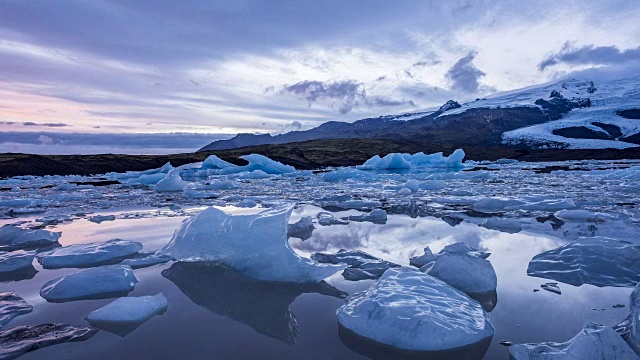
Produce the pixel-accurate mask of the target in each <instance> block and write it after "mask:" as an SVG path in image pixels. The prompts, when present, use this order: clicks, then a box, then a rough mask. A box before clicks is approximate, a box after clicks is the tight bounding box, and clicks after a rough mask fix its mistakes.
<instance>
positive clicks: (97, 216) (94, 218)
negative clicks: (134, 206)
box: [89, 215, 116, 224]
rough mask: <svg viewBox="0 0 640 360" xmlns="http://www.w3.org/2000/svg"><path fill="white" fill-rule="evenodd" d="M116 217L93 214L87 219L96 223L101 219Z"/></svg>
mask: <svg viewBox="0 0 640 360" xmlns="http://www.w3.org/2000/svg"><path fill="white" fill-rule="evenodd" d="M115 219H116V216H115V215H95V216H92V217H90V218H89V221H91V222H94V223H96V224H100V223H101V222H103V221H114V220H115Z"/></svg>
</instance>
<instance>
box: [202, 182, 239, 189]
mask: <svg viewBox="0 0 640 360" xmlns="http://www.w3.org/2000/svg"><path fill="white" fill-rule="evenodd" d="M208 188H210V189H213V190H230V189H235V188H236V184H235V183H234V182H233V181H231V180H222V181H217V182H214V183H211V184H209V186H208Z"/></svg>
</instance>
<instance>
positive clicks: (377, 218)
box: [342, 209, 387, 224]
mask: <svg viewBox="0 0 640 360" xmlns="http://www.w3.org/2000/svg"><path fill="white" fill-rule="evenodd" d="M342 219H343V220H350V221H359V222H363V221H368V222H372V223H374V224H386V223H387V212H386V211H385V210H382V209H373V210H371V211H370V212H369V213H368V214H362V215H351V216H348V217H345V218H342Z"/></svg>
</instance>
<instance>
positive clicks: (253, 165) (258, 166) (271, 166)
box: [220, 154, 296, 175]
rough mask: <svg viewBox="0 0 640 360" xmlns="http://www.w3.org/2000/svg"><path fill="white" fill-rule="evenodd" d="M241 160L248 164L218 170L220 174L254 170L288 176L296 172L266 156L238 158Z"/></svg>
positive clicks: (251, 155)
mask: <svg viewBox="0 0 640 360" xmlns="http://www.w3.org/2000/svg"><path fill="white" fill-rule="evenodd" d="M240 158H241V159H244V160H246V161H248V162H249V164H247V165H244V166H235V167H227V168H224V169H221V170H220V174H222V175H228V174H236V173H240V172H252V171H255V170H260V171H262V172H265V173H267V174H272V175H279V174H288V173H294V172H296V168H294V167H293V166H289V165H284V164H282V163H280V162H277V161H275V160H271V159H269V158H268V157H266V156H263V155H258V154H250V155H243V156H240Z"/></svg>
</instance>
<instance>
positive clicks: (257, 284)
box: [162, 262, 347, 344]
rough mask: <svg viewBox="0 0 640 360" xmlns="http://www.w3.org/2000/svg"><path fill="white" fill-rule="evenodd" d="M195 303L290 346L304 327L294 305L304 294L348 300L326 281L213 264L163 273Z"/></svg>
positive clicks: (183, 265) (180, 265)
mask: <svg viewBox="0 0 640 360" xmlns="http://www.w3.org/2000/svg"><path fill="white" fill-rule="evenodd" d="M162 276H164V277H165V278H167V279H169V280H170V281H171V282H173V283H174V284H175V285H176V286H177V287H178V288H179V289H180V291H182V292H183V293H184V294H185V295H186V296H187V297H188V298H189V299H191V301H193V302H194V303H195V304H197V305H198V306H201V307H203V308H204V309H207V310H209V311H212V312H214V313H216V314H219V315H221V316H226V317H228V318H230V319H233V320H235V321H238V322H240V323H242V324H245V325H247V326H249V327H251V328H252V329H254V330H255V331H256V332H258V333H260V334H263V335H265V336H268V337H270V338H273V339H277V340H280V341H282V342H284V343H287V344H293V343H295V342H296V338H297V336H298V334H299V331H300V328H299V326H298V322H297V321H296V318H295V315H294V313H293V312H292V311H291V309H290V308H289V306H290V304H291V303H292V302H293V301H294V300H295V299H296V298H297V297H298V296H299V295H301V294H303V293H319V294H322V295H327V296H332V297H336V298H345V297H346V296H347V294H346V293H344V292H342V291H339V290H338V289H336V288H334V287H332V286H331V285H329V284H327V283H326V282H324V281H321V282H319V283H311V284H297V283H282V282H272V281H262V280H257V279H254V278H251V277H249V276H247V275H245V274H242V273H240V272H238V271H237V270H235V269H232V268H229V267H227V266H223V265H220V264H216V263H212V262H189V263H187V262H176V263H174V264H172V265H171V267H169V268H168V269H165V270H163V271H162Z"/></svg>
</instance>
